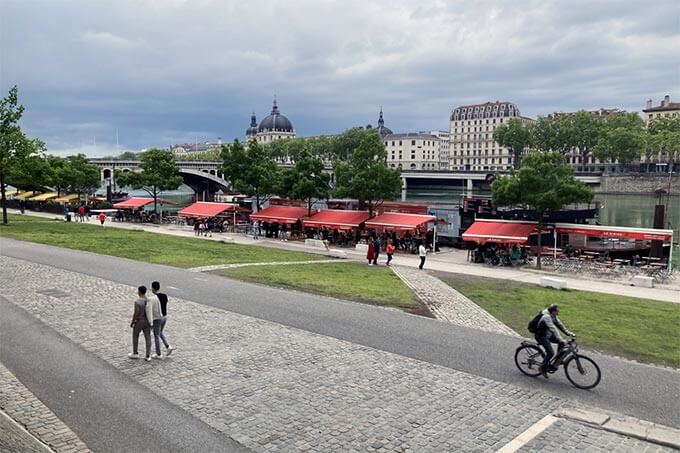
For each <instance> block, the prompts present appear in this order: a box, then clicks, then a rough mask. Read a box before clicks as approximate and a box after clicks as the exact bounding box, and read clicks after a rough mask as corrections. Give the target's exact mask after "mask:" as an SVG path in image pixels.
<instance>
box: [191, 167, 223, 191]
mask: <svg viewBox="0 0 680 453" xmlns="http://www.w3.org/2000/svg"><path fill="white" fill-rule="evenodd" d="M178 172H179V174H180V176H182V178H183V179H184V182H185V183H186V184H187V185H188V186H189V187H191V188H192V189H194V190H195V191H196V192H202V191H204V190H205V189H206V186H207V187H208V188H209V191H211V192H216V191H217V190H218V189H222V190H223V191H228V190H230V189H231V188H230V185H229V182H228V181H226V180H225V179H222V178H220V177H219V176H217V175H215V174H213V173H212V172H211V171H210V170H205V169H204V170H197V169H194V168H180V169H178ZM212 188H214V189H215V190H210V189H212Z"/></svg>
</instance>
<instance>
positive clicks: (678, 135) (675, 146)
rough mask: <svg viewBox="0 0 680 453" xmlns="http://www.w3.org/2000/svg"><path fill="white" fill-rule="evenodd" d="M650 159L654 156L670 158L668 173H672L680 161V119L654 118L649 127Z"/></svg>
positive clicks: (648, 152) (648, 150)
mask: <svg viewBox="0 0 680 453" xmlns="http://www.w3.org/2000/svg"><path fill="white" fill-rule="evenodd" d="M648 131H649V134H648V137H647V140H648V147H647V155H648V157H649V156H650V155H651V154H652V153H654V154H661V155H665V156H666V157H667V158H668V171H669V172H672V171H673V167H674V165H675V163H676V162H677V161H678V160H680V117H674V118H673V117H661V118H654V119H653V120H652V121H650V123H649V127H648Z"/></svg>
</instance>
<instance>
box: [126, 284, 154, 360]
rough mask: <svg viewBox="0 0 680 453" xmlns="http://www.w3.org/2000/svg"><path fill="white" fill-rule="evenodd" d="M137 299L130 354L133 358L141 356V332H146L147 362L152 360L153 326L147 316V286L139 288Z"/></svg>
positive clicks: (132, 324) (133, 316)
mask: <svg viewBox="0 0 680 453" xmlns="http://www.w3.org/2000/svg"><path fill="white" fill-rule="evenodd" d="M137 296H138V298H137V300H136V301H135V311H134V313H133V314H132V322H131V323H130V327H132V352H131V353H129V354H128V357H129V358H131V359H138V358H139V350H138V346H139V332H143V333H144V340H145V342H146V356H145V360H146V361H147V362H149V361H151V327H150V325H149V321H148V318H147V317H146V305H147V304H146V286H143V285H142V286H140V287H139V288H137Z"/></svg>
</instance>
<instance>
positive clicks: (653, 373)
mask: <svg viewBox="0 0 680 453" xmlns="http://www.w3.org/2000/svg"><path fill="white" fill-rule="evenodd" d="M0 254H2V255H6V256H12V257H16V258H21V259H24V260H28V261H32V262H36V263H41V264H46V265H50V266H54V267H58V268H61V269H66V270H70V271H74V272H81V273H83V274H87V275H92V276H97V277H101V278H105V279H108V280H112V281H115V282H118V283H123V284H127V285H131V286H138V285H140V284H147V285H148V283H149V282H151V281H153V280H160V281H161V284H162V285H163V287H164V289H165V291H166V292H167V293H168V294H169V295H170V296H171V297H172V296H177V297H182V298H185V299H189V300H192V301H195V302H198V303H202V304H206V305H210V306H213V307H218V308H222V309H224V310H229V311H231V312H235V313H240V314H244V315H248V316H252V317H256V318H260V319H266V320H268V321H273V322H277V323H280V324H284V325H287V326H292V327H296V328H300V329H304V330H307V331H310V332H315V333H319V334H323V335H328V336H331V337H335V338H339V339H343V340H347V341H351V342H353V343H356V344H361V345H364V346H369V347H373V348H376V349H380V350H383V351H388V352H393V353H396V354H400V355H403V356H407V357H411V358H415V359H418V360H423V361H426V362H430V363H434V364H438V365H441V366H445V367H448V368H452V369H456V370H460V371H464V372H467V373H472V374H475V375H478V376H483V377H486V378H489V379H493V380H497V381H502V382H507V383H511V384H514V385H517V386H521V387H525V388H530V389H534V390H542V391H546V392H551V393H553V394H555V395H557V396H560V397H562V398H566V399H569V400H571V401H573V402H574V403H575V406H577V407H578V405H579V403H583V404H584V405H587V406H591V407H599V408H603V409H609V410H614V411H617V412H621V413H624V414H628V415H631V416H635V417H638V418H642V419H645V420H650V421H654V422H658V423H662V424H665V425H669V426H674V427H680V372H678V371H676V370H671V369H666V368H661V367H654V366H648V365H642V364H636V363H634V362H630V361H626V360H621V359H617V358H614V357H609V356H604V355H601V354H597V353H590V352H587V351H586V352H585V354H587V355H588V356H590V357H592V358H593V359H595V360H596V361H597V363H598V364H599V365H600V368H601V370H602V373H603V377H602V382H601V383H600V385H599V386H598V387H597V388H595V389H593V390H590V391H584V390H579V389H576V388H575V387H573V386H572V385H571V384H569V382H568V381H567V380H566V378H565V377H564V374H563V373H562V372H559V373H556V374H555V375H552V376H551V379H549V380H545V379H543V378H529V377H526V376H524V375H522V374H521V373H520V372H519V371H518V370H517V369H516V367H515V365H514V359H513V357H514V351H515V348H516V347H517V346H518V341H517V339H515V338H512V337H508V336H504V335H498V334H491V333H487V332H482V331H479V330H474V329H468V328H464V327H459V326H454V325H451V324H448V323H445V322H441V321H437V320H432V319H428V318H424V317H419V316H415V315H409V314H405V313H403V312H400V311H397V310H391V309H384V308H380V307H375V306H370V305H365V304H360V303H354V302H348V301H342V300H337V299H332V298H325V297H320V296H315V295H309V294H305V293H300V292H296V291H289V290H283V289H276V288H270V287H265V286H259V285H253V284H248V283H242V282H238V281H235V280H230V279H227V278H224V277H219V276H216V275H212V274H196V273H191V272H187V271H186V270H182V269H178V268H174V267H169V266H160V265H152V264H148V263H140V262H136V261H132V260H127V259H121V258H114V257H109V256H103V255H97V254H94V253H87V252H81V251H75V250H68V249H60V248H55V247H49V246H44V245H40V244H32V243H27V242H20V241H13V240H9V239H4V238H3V239H2V243H1V245H0ZM547 303H549V301H546V304H547ZM574 329H575V330H577V326H574ZM672 341H674V340H673V339H669V346H670V342H672ZM29 388H30V387H29Z"/></svg>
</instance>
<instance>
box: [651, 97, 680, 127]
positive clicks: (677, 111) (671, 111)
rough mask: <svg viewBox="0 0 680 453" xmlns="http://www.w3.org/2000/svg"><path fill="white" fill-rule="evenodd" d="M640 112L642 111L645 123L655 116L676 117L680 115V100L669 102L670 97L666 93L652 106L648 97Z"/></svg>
mask: <svg viewBox="0 0 680 453" xmlns="http://www.w3.org/2000/svg"><path fill="white" fill-rule="evenodd" d="M642 113H644V119H645V122H647V123H649V121H651V120H653V119H655V118H662V117H667V118H677V117H678V116H680V102H671V97H670V96H669V95H666V96H664V98H663V100H662V101H661V103H660V104H659V105H658V106H656V107H652V100H651V99H650V100H648V101H647V106H646V108H645V109H643V110H642Z"/></svg>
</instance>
